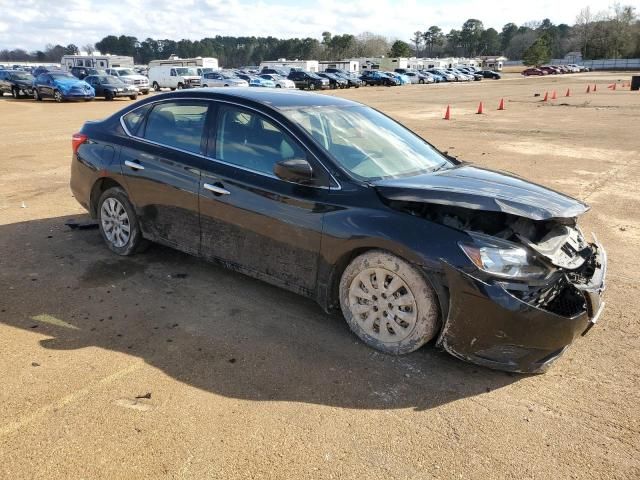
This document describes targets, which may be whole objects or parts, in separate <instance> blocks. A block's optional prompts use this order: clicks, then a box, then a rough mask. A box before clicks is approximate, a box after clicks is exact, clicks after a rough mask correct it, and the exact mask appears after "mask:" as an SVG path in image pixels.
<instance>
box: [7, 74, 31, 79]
mask: <svg viewBox="0 0 640 480" xmlns="http://www.w3.org/2000/svg"><path fill="white" fill-rule="evenodd" d="M11 78H13V79H14V80H31V79H33V76H31V75H30V74H28V73H12V74H11Z"/></svg>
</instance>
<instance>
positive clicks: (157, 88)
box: [152, 82, 160, 92]
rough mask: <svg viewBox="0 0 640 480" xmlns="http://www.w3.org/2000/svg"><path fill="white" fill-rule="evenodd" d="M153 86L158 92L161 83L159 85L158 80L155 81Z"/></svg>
mask: <svg viewBox="0 0 640 480" xmlns="http://www.w3.org/2000/svg"><path fill="white" fill-rule="evenodd" d="M152 87H153V89H154V90H155V91H156V92H159V91H160V85H158V82H153V85H152Z"/></svg>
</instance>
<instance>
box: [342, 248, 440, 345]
mask: <svg viewBox="0 0 640 480" xmlns="http://www.w3.org/2000/svg"><path fill="white" fill-rule="evenodd" d="M339 294H340V307H341V309H342V313H343V315H344V318H345V320H346V321H347V323H348V324H349V327H350V328H351V330H352V331H353V332H354V333H355V334H356V335H357V336H358V337H360V339H361V340H362V341H363V342H364V343H366V344H367V345H368V346H370V347H372V348H375V349H376V350H380V351H381V352H384V353H389V354H393V355H402V354H405V353H409V352H413V351H414V350H417V349H418V348H420V347H421V346H422V345H424V344H425V343H427V342H428V341H429V340H431V339H432V338H433V337H434V336H435V335H436V333H437V332H438V328H439V309H438V302H437V298H436V294H435V292H434V291H433V288H431V286H430V285H429V284H428V283H427V280H426V279H425V277H424V275H423V274H422V273H421V272H420V271H419V270H418V269H417V268H416V267H414V266H413V265H411V264H409V263H408V262H406V261H405V260H403V259H401V258H399V257H396V256H395V255H393V254H391V253H389V252H385V251H383V250H371V251H369V252H366V253H364V254H362V255H360V256H358V257H356V258H355V259H354V260H353V261H352V262H351V263H350V264H349V265H348V266H347V268H346V269H345V271H344V272H343V274H342V277H341V279H340V287H339Z"/></svg>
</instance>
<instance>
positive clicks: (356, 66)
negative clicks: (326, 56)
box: [319, 60, 360, 73]
mask: <svg viewBox="0 0 640 480" xmlns="http://www.w3.org/2000/svg"><path fill="white" fill-rule="evenodd" d="M327 68H339V69H341V70H344V71H345V72H349V73H356V72H359V71H360V62H358V61H357V60H336V61H325V62H320V70H319V71H320V72H324V71H325V70H326V69H327Z"/></svg>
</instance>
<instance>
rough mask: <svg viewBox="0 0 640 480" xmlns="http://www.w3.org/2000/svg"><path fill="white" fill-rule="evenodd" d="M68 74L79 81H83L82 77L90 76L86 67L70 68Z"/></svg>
mask: <svg viewBox="0 0 640 480" xmlns="http://www.w3.org/2000/svg"><path fill="white" fill-rule="evenodd" d="M69 73H71V75H73V76H74V77H76V78H79V79H80V80H84V77H86V76H87V75H90V73H89V68H87V67H71V68H70V69H69Z"/></svg>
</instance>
